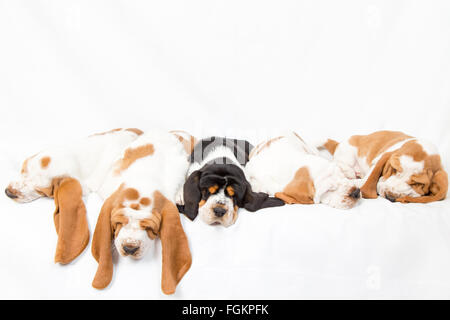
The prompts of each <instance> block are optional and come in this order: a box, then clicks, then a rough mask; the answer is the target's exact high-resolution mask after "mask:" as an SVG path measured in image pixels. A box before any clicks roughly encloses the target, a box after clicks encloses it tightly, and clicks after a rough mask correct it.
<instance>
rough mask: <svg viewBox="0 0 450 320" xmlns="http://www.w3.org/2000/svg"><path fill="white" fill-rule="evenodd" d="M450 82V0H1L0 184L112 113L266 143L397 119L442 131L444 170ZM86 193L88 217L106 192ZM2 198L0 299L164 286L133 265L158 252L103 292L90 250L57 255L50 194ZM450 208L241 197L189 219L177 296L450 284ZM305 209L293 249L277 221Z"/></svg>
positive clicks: (138, 292)
mask: <svg viewBox="0 0 450 320" xmlns="http://www.w3.org/2000/svg"><path fill="white" fill-rule="evenodd" d="M449 89H450V2H449V1H446V0H441V1H438V0H435V1H413V0H411V1H388V0H386V1H377V0H367V1H361V0H354V1H331V0H330V1H299V0H291V1H261V0H258V1H242V0H239V1H230V0H228V1H211V0H204V1H195V0H194V1H181V0H178V1H111V0H105V1H92V0H89V1H62V0H54V1H31V0H30V1H19V0H14V1H13V0H0V107H1V113H0V143H1V150H2V152H1V154H0V182H1V183H0V186H1V187H2V188H3V186H6V185H7V183H8V181H9V180H10V179H11V178H12V177H13V176H14V174H15V173H17V172H18V171H19V168H20V166H21V162H22V160H23V159H24V158H25V157H26V156H29V155H31V154H33V153H35V152H37V151H39V150H41V149H43V148H45V147H46V146H47V145H50V144H55V143H64V142H65V141H67V140H68V139H72V138H77V137H82V136H85V135H88V134H91V133H94V132H101V131H106V130H109V129H112V128H116V127H138V128H141V129H143V130H145V128H150V127H153V126H159V127H167V128H169V129H185V130H188V131H190V132H192V133H195V134H196V135H197V136H199V137H201V136H205V135H209V134H216V135H228V136H230V137H240V138H250V139H253V140H251V142H253V143H255V144H256V143H257V142H258V138H261V137H262V136H266V135H270V134H271V133H272V132H275V131H277V130H280V129H293V130H296V131H297V132H299V133H300V134H301V135H302V136H303V137H304V138H306V139H307V140H312V141H315V140H317V139H321V138H325V137H334V138H337V139H340V138H343V137H346V136H348V135H351V134H355V133H369V132H371V131H375V130H380V129H395V130H402V131H405V132H406V133H408V134H411V135H415V136H420V137H423V138H428V139H430V140H431V141H433V142H435V144H436V145H437V146H438V147H439V149H440V150H441V154H442V157H443V161H444V163H445V166H446V168H447V169H448V168H450V129H449V125H450V121H449V120H450V90H449ZM86 200H87V205H88V210H89V214H90V216H89V221H90V228H91V231H93V228H94V224H95V220H96V215H97V212H98V210H99V208H100V205H101V203H100V202H99V200H98V198H97V197H96V196H95V195H92V196H90V197H89V198H88V199H86ZM0 208H1V209H2V210H1V214H2V222H3V223H2V228H1V232H0V252H1V255H0V256H1V257H0V298H55V297H56V298H94V299H95V298H155V297H158V298H159V297H162V295H161V294H160V292H159V286H158V285H155V284H158V283H159V274H156V275H155V276H154V278H155V279H153V280H139V279H140V278H144V279H145V275H146V274H148V275H149V276H150V272H148V273H147V270H149V268H150V267H149V266H148V265H149V264H151V265H152V268H154V269H155V268H156V269H155V270H157V268H158V264H157V263H153V264H152V262H151V261H150V260H151V259H147V260H148V261H143V262H142V263H141V262H140V263H139V264H137V263H136V264H135V263H129V262H122V261H120V263H119V268H118V270H119V271H120V272H121V274H120V275H119V276H117V278H120V279H123V280H120V281H119V280H118V279H117V280H115V282H117V283H113V286H112V287H111V288H109V289H107V290H105V291H103V292H99V291H96V290H94V289H92V288H90V281H91V280H92V277H93V275H94V272H95V263H94V261H93V258H92V257H91V256H90V253H89V251H86V252H85V253H84V254H83V255H82V256H81V257H80V259H78V260H77V261H76V262H75V263H74V264H73V265H69V266H66V267H60V266H55V265H53V264H52V256H53V251H54V246H55V244H56V235H55V232H54V230H53V225H52V215H51V214H52V211H53V204H52V202H51V201H49V200H47V201H46V200H39V201H36V202H34V203H32V204H28V205H17V204H15V203H13V202H12V201H10V200H9V199H7V198H6V197H5V196H2V197H0ZM405 208H407V209H405ZM449 208H450V205H449V200H446V201H444V202H440V203H435V204H430V205H427V206H423V205H422V206H418V205H408V206H407V207H405V206H400V205H397V204H390V203H389V204H387V203H386V202H385V201H384V200H382V199H379V200H375V201H372V202H370V201H363V204H362V205H360V206H358V207H357V208H355V209H354V210H351V211H350V212H346V213H343V212H342V211H336V210H332V209H329V208H326V207H322V206H316V207H308V206H290V207H284V208H280V209H279V210H275V209H274V210H272V211H270V210H265V211H262V212H261V215H258V216H254V215H249V214H248V213H243V214H241V217H240V218H239V220H238V222H237V225H235V226H234V227H231V228H229V229H227V230H223V229H219V228H209V229H208V228H207V227H206V226H204V225H202V224H199V223H196V222H195V223H190V222H189V221H186V220H183V223H184V224H185V227H186V231H187V232H188V234H189V236H190V240H191V248H192V251H193V255H194V265H193V267H192V269H191V271H190V273H188V275H187V276H186V279H185V280H183V282H182V286H181V287H180V290H179V291H180V292H179V293H177V295H176V297H178V298H252V297H253V298H317V297H319V298H320V297H322V298H333V297H337V298H349V297H352V298H355V297H356V298H379V297H381V298H386V297H388V298H389V297H447V298H450V277H449V275H447V274H448V273H449V272H448V270H450V232H449V231H450V230H449V228H448V227H449V226H450V219H449V218H447V214H449V215H450V210H449ZM299 212H300V213H299ZM290 219H293V220H290ZM295 219H297V220H295ZM298 219H301V220H298ZM294 221H295V223H294ZM283 223H284V224H283ZM296 223H299V229H298V230H296V231H295V232H292V230H291V232H287V233H288V234H290V233H295V235H292V237H294V238H290V240H291V241H292V240H295V241H297V242H296V245H294V246H293V247H292V248H291V249H292V250H294V251H292V250H291V249H289V250H288V251H287V252H284V251H283V250H287V249H286V248H285V246H284V245H283V244H284V241H285V240H286V239H283V240H282V239H281V238H277V235H278V231H277V230H288V229H283V228H291V229H292V225H295V224H296ZM255 224H258V228H255ZM348 228H350V229H348ZM249 230H250V231H249ZM255 230H256V231H255ZM302 231H303V232H302ZM313 231H314V232H313ZM249 232H250V233H249ZM251 232H253V233H251ZM310 233H311V234H310ZM249 234H250V235H251V236H248V235H249ZM256 235H258V236H261V238H262V239H263V240H261V239H259V240H258V241H257V240H255V236H256ZM267 235H268V238H267ZM418 235H419V236H418ZM208 237H209V238H208ZM377 237H379V238H380V237H381V241H378V240H380V239H378V238H377ZM324 238H325V239H327V240H323V239H324ZM210 239H212V240H215V241H219V242H220V241H223V242H220V244H219V245H212V244H211V243H214V242H211V241H212V240H210ZM320 239H322V240H320ZM238 241H239V242H238ZM320 241H323V243H320ZM205 243H207V245H205ZM224 243H225V244H227V243H228V244H229V246H228V245H225V244H224ZM375 243H378V244H380V243H381V245H380V247H377V249H374V247H373V246H371V245H374V244H375ZM419 244H420V248H419V247H417V246H414V245H419ZM234 245H237V246H238V247H244V248H247V249H246V250H245V252H243V251H240V252H236V248H235V247H233V246H234ZM278 245H280V247H283V248H284V249H282V250H280V247H278ZM330 246H331V248H330ZM411 246H412V247H411ZM219 247H220V248H222V249H223V250H218V248H219ZM233 248H234V249H233ZM313 248H314V249H313ZM326 248H328V250H331V251H327V250H326ZM194 249H197V251H195V250H194ZM295 250H298V251H295ZM353 250H354V251H353ZM371 250H373V251H371ZM386 250H387V251H386ZM275 252H276V253H275ZM414 252H416V255H415V256H414V254H413V253H414ZM418 252H419V253H418ZM268 253H271V254H273V255H272V256H270V257H269V258H268V259H264V257H265V256H266V255H267V254H268ZM297 254H298V257H299V258H298V261H295V263H292V264H289V265H288V264H286V265H285V264H284V263H285V262H283V261H285V260H283V259H285V257H286V256H290V255H292V256H296V255H297ZM339 255H340V256H339ZM212 257H213V258H214V259H212ZM334 258H336V259H335V260H334ZM286 261H287V260H286ZM311 261H312V262H311ZM330 261H332V262H330ZM333 261H334V262H333ZM337 261H341V262H342V263H341V264H339V263H338V262H337ZM238 262H239V263H238ZM358 263H359V264H358ZM128 264H129V265H130V267H129V270H128V273H127V266H128ZM394 264H395V265H396V267H392V266H393V265H394ZM122 266H124V267H123V268H122ZM396 268H398V269H396ZM225 269H226V270H225ZM294 269H295V270H294ZM383 270H384V273H383ZM386 270H387V271H386ZM296 272H297V273H296ZM116 275H117V272H116ZM374 275H375V276H374ZM127 276H128V278H127ZM372 276H374V277H375V283H378V284H376V285H370V283H372V282H371V281H372V280H373V279H372V278H371V277H372ZM211 279H214V281H212V280H211ZM276 279H278V280H276ZM282 279H284V280H286V281H284V282H283V281H282ZM136 281H142V282H143V283H142V284H139V283H136ZM146 281H147V282H148V283H149V286H148V287H146V286H145V285H144V283H147V282H146ZM380 281H381V282H380ZM150 282H151V284H152V285H151V286H150ZM211 282H212V283H211ZM368 283H369V285H368ZM379 283H382V285H380V284H379ZM371 288H372V289H373V288H375V289H373V290H372V289H371ZM371 290H372V291H371Z"/></svg>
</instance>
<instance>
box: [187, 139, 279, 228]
mask: <svg viewBox="0 0 450 320" xmlns="http://www.w3.org/2000/svg"><path fill="white" fill-rule="evenodd" d="M252 148H253V146H252V145H251V144H250V143H249V142H248V141H245V140H236V139H228V138H222V137H210V138H206V139H203V140H201V141H199V142H198V143H197V144H196V145H195V147H194V150H193V152H192V153H191V156H190V163H191V165H190V167H189V171H188V178H187V180H186V183H185V184H184V187H183V193H182V196H181V197H180V200H179V201H178V203H179V205H178V209H179V210H180V212H182V213H184V214H185V215H186V216H187V217H188V218H189V219H191V220H194V219H195V218H196V217H197V215H200V218H201V219H202V220H203V221H204V222H205V223H206V224H209V225H216V224H220V225H223V226H225V227H228V226H230V225H232V224H234V223H235V222H236V219H237V211H238V208H245V209H247V210H248V211H257V210H259V209H262V208H269V207H277V206H282V205H284V202H283V201H281V200H279V199H276V198H271V197H269V196H268V195H267V194H265V193H261V192H260V193H256V192H253V191H252V188H251V186H250V183H249V182H248V181H247V178H246V176H245V173H244V166H245V164H246V163H247V162H248V156H249V153H250V151H251V149H252ZM183 203H184V205H183Z"/></svg>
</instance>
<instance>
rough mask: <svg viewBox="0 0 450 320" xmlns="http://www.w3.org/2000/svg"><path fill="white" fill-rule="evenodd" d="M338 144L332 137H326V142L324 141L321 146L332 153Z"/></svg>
mask: <svg viewBox="0 0 450 320" xmlns="http://www.w3.org/2000/svg"><path fill="white" fill-rule="evenodd" d="M338 145H339V142H337V141H335V140H333V139H328V140H327V142H325V143H324V145H323V147H324V148H325V149H327V150H328V152H329V153H331V154H332V155H334V153H335V151H336V148H337V146H338Z"/></svg>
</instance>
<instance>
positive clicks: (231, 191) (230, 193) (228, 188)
mask: <svg viewBox="0 0 450 320" xmlns="http://www.w3.org/2000/svg"><path fill="white" fill-rule="evenodd" d="M227 192H228V194H229V195H230V196H234V189H233V187H232V186H228V187H227Z"/></svg>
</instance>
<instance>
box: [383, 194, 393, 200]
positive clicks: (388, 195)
mask: <svg viewBox="0 0 450 320" xmlns="http://www.w3.org/2000/svg"><path fill="white" fill-rule="evenodd" d="M384 196H385V198H386V199H388V200H389V201H390V202H395V198H394V197H393V196H391V195H390V194H387V193H386V194H385V195H384Z"/></svg>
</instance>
